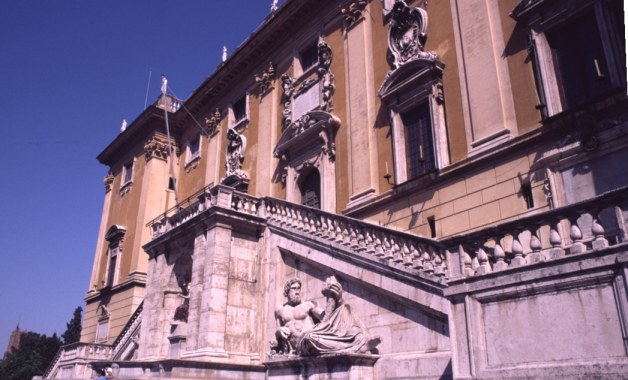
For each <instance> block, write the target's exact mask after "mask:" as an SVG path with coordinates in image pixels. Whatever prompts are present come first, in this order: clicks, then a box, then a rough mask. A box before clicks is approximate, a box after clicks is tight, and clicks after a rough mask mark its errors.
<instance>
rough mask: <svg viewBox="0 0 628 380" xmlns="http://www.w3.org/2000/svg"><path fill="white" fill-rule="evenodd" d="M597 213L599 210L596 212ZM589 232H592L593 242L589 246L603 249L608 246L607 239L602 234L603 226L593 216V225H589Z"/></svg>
mask: <svg viewBox="0 0 628 380" xmlns="http://www.w3.org/2000/svg"><path fill="white" fill-rule="evenodd" d="M596 214H598V215H599V212H598V213H596ZM591 232H592V233H593V237H594V239H593V242H592V243H591V246H592V248H593V249H594V250H596V251H597V250H599V249H604V248H607V247H608V240H607V239H606V237H605V236H604V234H605V231H604V227H603V226H602V225H601V224H600V223H599V221H598V219H596V218H593V225H592V226H591Z"/></svg>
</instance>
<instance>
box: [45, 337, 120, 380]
mask: <svg viewBox="0 0 628 380" xmlns="http://www.w3.org/2000/svg"><path fill="white" fill-rule="evenodd" d="M111 351H112V347H111V346H110V345H108V344H98V343H81V342H77V343H71V344H68V345H65V346H62V347H61V348H59V351H57V354H56V355H55V357H54V359H52V361H51V362H50V365H49V366H48V368H47V369H46V371H45V372H44V375H43V378H44V379H47V378H50V377H51V375H52V374H54V373H55V372H56V371H57V370H58V369H59V366H60V365H62V364H63V363H68V362H76V360H77V359H82V360H83V361H91V360H94V361H95V360H108V359H109V357H110V356H111Z"/></svg>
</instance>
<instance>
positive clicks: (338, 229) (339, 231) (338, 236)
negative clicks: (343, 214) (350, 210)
mask: <svg viewBox="0 0 628 380" xmlns="http://www.w3.org/2000/svg"><path fill="white" fill-rule="evenodd" d="M340 223H341V221H340V219H336V220H334V224H335V225H336V242H337V243H342V239H343V237H342V227H340Z"/></svg>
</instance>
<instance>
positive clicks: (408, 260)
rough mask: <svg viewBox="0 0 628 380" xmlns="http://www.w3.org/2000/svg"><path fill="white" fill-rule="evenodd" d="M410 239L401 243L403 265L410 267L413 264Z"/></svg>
mask: <svg viewBox="0 0 628 380" xmlns="http://www.w3.org/2000/svg"><path fill="white" fill-rule="evenodd" d="M408 244H409V243H408V240H406V239H404V240H403V244H402V245H401V256H402V257H403V266H405V267H406V268H410V267H411V266H412V254H411V253H410V247H408Z"/></svg>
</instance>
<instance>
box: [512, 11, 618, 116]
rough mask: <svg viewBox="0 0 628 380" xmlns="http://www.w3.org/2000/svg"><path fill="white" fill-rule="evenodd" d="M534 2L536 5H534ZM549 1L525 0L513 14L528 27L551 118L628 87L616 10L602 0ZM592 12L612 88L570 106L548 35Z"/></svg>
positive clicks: (538, 78) (542, 107)
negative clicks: (592, 0)
mask: <svg viewBox="0 0 628 380" xmlns="http://www.w3.org/2000/svg"><path fill="white" fill-rule="evenodd" d="M530 3H533V4H530ZM552 5H553V4H552V3H551V2H549V1H547V0H536V1H533V2H530V1H523V2H522V3H520V4H519V6H517V8H515V9H514V10H513V12H512V13H511V16H512V17H513V18H514V19H515V20H517V21H518V22H521V23H523V25H524V26H525V27H526V28H527V29H528V43H529V51H530V55H531V56H532V58H533V59H532V64H533V70H534V73H535V81H536V86H537V93H538V96H539V102H540V104H539V105H538V106H537V107H538V108H539V109H540V110H541V114H542V117H543V118H547V117H551V116H554V115H556V114H559V113H561V112H564V111H567V110H570V109H575V108H578V107H580V106H582V105H583V104H586V103H589V102H592V101H595V99H598V98H599V97H604V96H605V94H610V93H614V90H615V89H617V88H621V87H625V86H626V79H625V67H624V66H623V64H622V62H624V61H625V45H624V44H623V43H621V40H622V39H623V36H619V35H618V34H617V33H615V30H614V25H613V24H614V22H616V20H614V19H613V18H614V17H615V16H614V15H613V14H612V13H613V12H612V9H611V8H610V7H609V6H608V5H606V4H605V3H604V2H602V1H596V2H591V1H587V0H576V1H572V2H570V3H564V4H563V3H561V5H559V6H555V7H552ZM589 12H591V15H592V17H594V18H595V25H596V26H597V29H598V33H599V39H600V40H601V42H602V50H603V52H604V58H605V60H606V66H607V67H606V68H604V69H605V70H608V73H607V75H609V77H610V87H609V89H607V90H604V91H603V92H602V93H601V94H599V95H597V96H591V97H588V98H587V99H585V100H583V101H581V102H580V103H578V104H575V105H571V106H568V105H567V100H566V99H565V98H564V97H563V94H562V92H563V88H562V87H561V84H560V83H561V81H562V80H563V78H562V77H561V75H560V73H559V70H558V67H557V66H556V63H555V59H556V58H555V54H554V53H553V51H552V47H551V46H550V41H549V38H548V35H551V34H552V33H553V32H555V31H557V30H559V29H561V28H563V27H567V26H568V25H569V23H570V22H573V21H574V20H576V19H577V18H578V17H581V16H585V15H586V14H587V13H589Z"/></svg>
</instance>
